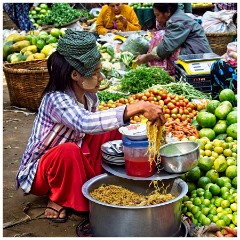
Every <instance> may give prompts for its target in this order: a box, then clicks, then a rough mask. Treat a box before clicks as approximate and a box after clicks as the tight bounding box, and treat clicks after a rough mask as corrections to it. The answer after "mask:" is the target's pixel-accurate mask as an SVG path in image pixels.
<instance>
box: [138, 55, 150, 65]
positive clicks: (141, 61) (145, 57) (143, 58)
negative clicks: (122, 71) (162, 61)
mask: <svg viewBox="0 0 240 240" xmlns="http://www.w3.org/2000/svg"><path fill="white" fill-rule="evenodd" d="M152 59H153V57H152V55H151V54H149V53H148V54H143V55H139V56H138V57H137V58H136V59H135V63H136V64H138V65H140V64H145V63H147V62H148V61H150V60H152Z"/></svg>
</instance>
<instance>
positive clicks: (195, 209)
mask: <svg viewBox="0 0 240 240" xmlns="http://www.w3.org/2000/svg"><path fill="white" fill-rule="evenodd" d="M199 211H200V208H199V207H198V206H193V207H192V209H191V212H192V214H193V215H194V216H195V215H196V213H197V212H199Z"/></svg>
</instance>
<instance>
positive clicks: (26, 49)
mask: <svg viewBox="0 0 240 240" xmlns="http://www.w3.org/2000/svg"><path fill="white" fill-rule="evenodd" d="M37 50H38V49H37V46H36V45H30V46H27V47H24V48H23V49H21V51H20V53H21V54H24V53H25V52H27V51H30V52H32V53H36V52H37Z"/></svg>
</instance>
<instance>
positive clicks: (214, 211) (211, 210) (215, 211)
mask: <svg viewBox="0 0 240 240" xmlns="http://www.w3.org/2000/svg"><path fill="white" fill-rule="evenodd" d="M209 214H212V215H217V210H216V209H215V208H211V209H210V211H209Z"/></svg>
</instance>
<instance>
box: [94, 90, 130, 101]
mask: <svg viewBox="0 0 240 240" xmlns="http://www.w3.org/2000/svg"><path fill="white" fill-rule="evenodd" d="M97 95H98V99H99V102H108V101H109V100H113V101H117V100H119V99H120V98H126V94H122V93H115V92H109V91H106V90H105V91H99V92H98V93H97Z"/></svg>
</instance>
